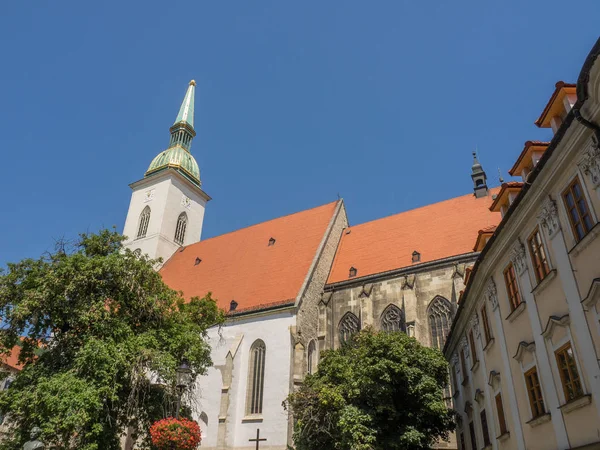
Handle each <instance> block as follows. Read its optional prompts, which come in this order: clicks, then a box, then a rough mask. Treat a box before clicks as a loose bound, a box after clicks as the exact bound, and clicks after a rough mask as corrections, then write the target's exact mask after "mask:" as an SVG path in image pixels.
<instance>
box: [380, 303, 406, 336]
mask: <svg viewBox="0 0 600 450" xmlns="http://www.w3.org/2000/svg"><path fill="white" fill-rule="evenodd" d="M381 329H382V330H384V331H388V332H389V331H402V332H406V322H405V321H404V312H403V311H402V310H401V309H400V308H398V307H397V306H396V305H388V306H387V308H385V310H384V311H383V313H382V314H381Z"/></svg>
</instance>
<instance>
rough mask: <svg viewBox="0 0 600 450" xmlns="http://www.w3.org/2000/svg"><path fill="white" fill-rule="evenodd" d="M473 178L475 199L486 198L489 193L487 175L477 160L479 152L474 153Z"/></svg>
mask: <svg viewBox="0 0 600 450" xmlns="http://www.w3.org/2000/svg"><path fill="white" fill-rule="evenodd" d="M471 178H472V179H473V192H474V193H475V197H477V198H479V197H485V196H486V195H487V193H488V188H487V175H486V174H485V171H484V170H483V167H481V163H480V162H479V160H478V159H477V152H476V151H475V152H473V166H472V167H471Z"/></svg>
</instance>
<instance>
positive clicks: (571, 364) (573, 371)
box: [555, 342, 583, 401]
mask: <svg viewBox="0 0 600 450" xmlns="http://www.w3.org/2000/svg"><path fill="white" fill-rule="evenodd" d="M555 355H556V363H557V364H558V371H559V372H560V381H561V382H562V386H563V391H564V393H565V398H566V400H567V401H569V400H573V399H575V398H577V397H581V396H582V395H583V388H582V387H581V380H580V378H579V372H578V371H577V364H576V363H575V355H574V354H573V349H572V348H571V343H570V342H567V343H566V344H565V345H563V346H562V347H561V348H559V349H558V350H557V351H556V352H555Z"/></svg>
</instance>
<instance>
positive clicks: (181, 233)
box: [175, 212, 187, 245]
mask: <svg viewBox="0 0 600 450" xmlns="http://www.w3.org/2000/svg"><path fill="white" fill-rule="evenodd" d="M186 228H187V214H186V213H184V212H182V213H181V214H179V217H178V218H177V227H176V228H175V243H176V244H179V245H183V240H184V239H185V229H186Z"/></svg>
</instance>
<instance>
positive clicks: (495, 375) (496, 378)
mask: <svg viewBox="0 0 600 450" xmlns="http://www.w3.org/2000/svg"><path fill="white" fill-rule="evenodd" d="M488 384H489V385H490V386H491V387H492V388H493V389H497V387H499V386H500V372H497V371H495V370H492V371H491V372H490V375H489V377H488Z"/></svg>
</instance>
